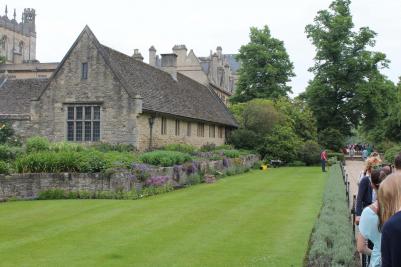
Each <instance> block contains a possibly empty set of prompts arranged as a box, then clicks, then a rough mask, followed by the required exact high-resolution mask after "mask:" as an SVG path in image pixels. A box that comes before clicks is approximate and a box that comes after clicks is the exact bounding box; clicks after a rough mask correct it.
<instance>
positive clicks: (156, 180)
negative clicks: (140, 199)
mask: <svg viewBox="0 0 401 267" xmlns="http://www.w3.org/2000/svg"><path fill="white" fill-rule="evenodd" d="M169 180H170V178H169V177H168V176H155V177H151V178H149V179H147V180H146V182H145V185H146V186H164V185H166V184H167V183H168V182H169Z"/></svg>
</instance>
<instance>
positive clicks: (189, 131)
mask: <svg viewBox="0 0 401 267" xmlns="http://www.w3.org/2000/svg"><path fill="white" fill-rule="evenodd" d="M191 126H192V125H191V123H190V122H188V124H187V136H191V131H192V129H191Z"/></svg>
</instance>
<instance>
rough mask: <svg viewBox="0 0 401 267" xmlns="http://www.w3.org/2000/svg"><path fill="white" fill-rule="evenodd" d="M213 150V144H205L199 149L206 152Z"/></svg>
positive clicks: (214, 147)
mask: <svg viewBox="0 0 401 267" xmlns="http://www.w3.org/2000/svg"><path fill="white" fill-rule="evenodd" d="M215 149H216V144H214V143H206V144H204V145H203V146H202V147H201V148H200V151H202V152H208V151H214V150H215Z"/></svg>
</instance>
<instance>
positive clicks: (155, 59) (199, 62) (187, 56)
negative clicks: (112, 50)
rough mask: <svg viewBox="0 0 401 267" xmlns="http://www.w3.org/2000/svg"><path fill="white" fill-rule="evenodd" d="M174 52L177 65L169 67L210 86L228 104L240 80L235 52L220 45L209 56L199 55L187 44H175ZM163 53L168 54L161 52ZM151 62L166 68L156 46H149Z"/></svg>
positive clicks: (152, 64)
mask: <svg viewBox="0 0 401 267" xmlns="http://www.w3.org/2000/svg"><path fill="white" fill-rule="evenodd" d="M172 54H175V55H176V56H177V60H176V65H175V66H168V67H167V68H172V67H173V68H175V69H176V71H177V72H179V73H182V74H184V75H185V76H188V77H190V78H191V79H194V80H195V81H198V82H200V83H202V84H204V85H206V86H208V87H210V88H211V89H212V90H214V91H215V92H216V94H217V95H218V96H219V97H220V99H221V100H222V101H223V102H224V103H225V104H226V105H227V103H228V98H229V97H230V96H231V95H232V94H233V92H234V89H235V85H236V82H237V80H238V75H237V71H238V69H239V62H237V61H236V59H235V55H234V54H223V53H222V48H221V47H220V46H219V47H217V49H216V52H215V53H212V52H211V53H210V56H209V57H197V56H196V55H195V53H194V51H193V50H192V49H191V50H190V51H189V52H188V50H187V48H186V46H185V45H175V46H174V47H173V49H172ZM138 55H139V53H138ZM163 55H167V54H161V56H163ZM142 59H143V57H142ZM149 64H150V65H151V66H155V67H158V68H161V69H165V68H166V66H164V65H163V62H162V60H161V58H160V57H159V56H158V55H157V54H156V49H155V48H154V46H151V47H150V48H149Z"/></svg>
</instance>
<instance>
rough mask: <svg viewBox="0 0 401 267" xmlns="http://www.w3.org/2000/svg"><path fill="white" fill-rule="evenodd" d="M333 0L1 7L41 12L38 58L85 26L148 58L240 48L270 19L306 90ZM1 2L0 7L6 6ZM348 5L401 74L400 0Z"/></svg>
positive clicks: (73, 1) (356, 0)
mask: <svg viewBox="0 0 401 267" xmlns="http://www.w3.org/2000/svg"><path fill="white" fill-rule="evenodd" d="M330 3H331V1H330V0H302V1H297V0H279V1H277V0H247V1H235V0H220V1H216V0H202V1H183V0H147V1H144V0H141V1H138V0H130V1H128V0H114V1H103V0H98V1H83V0H80V1H78V0H68V1H55V0H36V1H32V0H12V1H8V2H2V3H0V14H1V15H3V14H4V9H5V5H6V4H7V5H8V10H9V12H8V14H9V17H11V16H10V15H11V14H12V12H13V10H14V8H15V9H16V11H17V20H18V21H20V18H21V13H22V11H23V9H24V8H34V9H35V10H36V13H37V17H36V32H37V48H36V53H37V59H38V60H39V61H40V62H59V61H61V60H62V58H63V56H64V55H65V54H66V52H67V51H68V49H69V48H70V46H71V45H72V44H73V42H74V41H75V39H76V37H77V36H78V35H79V33H80V32H81V31H82V29H83V28H84V26H85V25H88V26H89V27H90V28H91V29H92V31H93V32H94V34H95V35H96V37H97V38H98V39H99V41H100V42H101V43H102V44H105V45H107V46H109V47H112V48H114V49H116V50H118V51H121V52H123V53H125V54H128V55H132V54H133V52H134V49H135V48H137V49H139V50H140V52H141V53H142V55H143V56H144V58H145V61H146V62H147V61H148V49H149V47H150V46H151V45H154V46H155V48H156V49H157V53H158V54H160V53H171V49H172V47H173V46H174V45H175V44H185V45H186V47H187V48H188V50H189V49H193V50H194V52H195V54H196V55H197V56H208V55H209V54H210V50H213V51H214V50H215V49H216V47H217V46H222V48H223V53H227V54H232V53H237V52H238V50H239V48H240V47H241V45H244V44H246V43H248V41H249V28H250V27H251V26H255V27H259V28H261V27H263V26H264V25H268V26H269V28H270V30H271V34H272V36H273V37H275V38H278V39H280V40H282V41H284V45H285V47H286V49H287V52H288V54H289V56H290V59H291V61H292V62H293V63H294V66H295V74H296V77H294V78H292V81H291V82H290V85H291V86H292V88H293V89H292V90H293V92H294V94H295V95H297V94H299V93H301V92H303V91H304V90H305V88H306V86H307V84H308V81H309V80H310V79H312V78H313V75H312V74H311V73H309V72H308V68H309V67H311V66H312V65H313V57H314V55H315V50H314V47H313V46H312V44H311V42H310V41H309V40H308V39H307V37H306V34H305V26H306V25H307V24H310V23H313V19H314V17H315V16H316V13H317V12H318V11H319V10H322V9H326V8H328V7H329V5H330ZM1 5H3V6H1ZM351 12H352V14H353V20H354V24H355V28H356V29H358V28H359V27H363V26H369V27H370V28H371V29H372V30H374V31H375V32H376V33H377V34H378V35H377V37H376V41H377V42H376V46H375V47H374V48H373V50H375V51H381V52H384V53H385V54H386V55H387V57H388V59H389V60H390V61H391V64H390V67H389V69H385V70H383V73H384V74H385V75H387V76H388V77H389V78H390V79H391V80H392V81H394V82H397V81H398V77H399V76H401V15H400V12H401V1H400V0H381V1H378V0H353V2H352V4H351Z"/></svg>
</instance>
